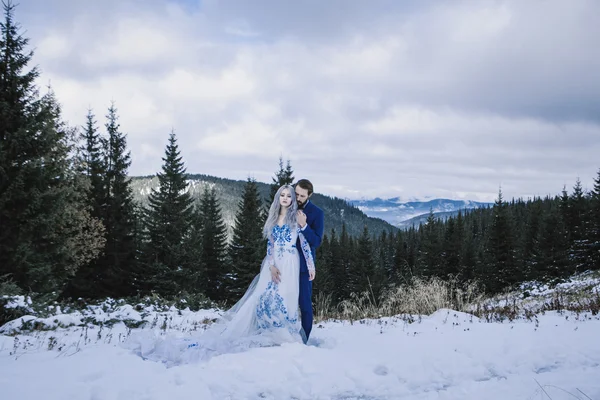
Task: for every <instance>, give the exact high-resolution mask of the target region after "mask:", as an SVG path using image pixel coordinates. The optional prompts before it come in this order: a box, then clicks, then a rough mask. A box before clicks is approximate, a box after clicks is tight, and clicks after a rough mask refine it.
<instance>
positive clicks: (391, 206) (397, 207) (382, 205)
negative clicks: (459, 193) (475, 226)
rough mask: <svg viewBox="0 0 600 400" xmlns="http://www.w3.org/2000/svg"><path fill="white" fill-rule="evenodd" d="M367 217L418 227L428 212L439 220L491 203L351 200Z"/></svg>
mask: <svg viewBox="0 0 600 400" xmlns="http://www.w3.org/2000/svg"><path fill="white" fill-rule="evenodd" d="M350 203H351V204H352V205H354V206H356V207H358V208H359V209H360V210H361V211H362V212H364V213H365V214H367V215H368V216H369V217H374V218H381V219H383V220H384V221H387V222H389V223H390V224H392V225H395V226H397V227H399V228H403V227H408V226H411V225H413V224H414V225H418V224H419V222H420V221H421V219H423V220H424V219H426V218H427V215H428V214H429V212H430V210H433V213H434V214H435V215H436V216H437V217H439V218H443V219H445V218H448V217H449V216H453V215H456V214H458V211H459V210H471V209H475V208H481V207H491V206H492V205H493V203H482V202H478V201H472V200H450V199H432V200H428V201H408V202H402V201H401V199H400V198H399V197H395V198H391V199H381V198H375V199H371V200H351V201H350Z"/></svg>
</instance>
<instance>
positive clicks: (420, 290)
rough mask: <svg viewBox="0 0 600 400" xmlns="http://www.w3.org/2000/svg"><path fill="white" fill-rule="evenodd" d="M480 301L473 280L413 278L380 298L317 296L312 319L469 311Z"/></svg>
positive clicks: (371, 295) (361, 295)
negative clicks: (461, 282) (338, 299)
mask: <svg viewBox="0 0 600 400" xmlns="http://www.w3.org/2000/svg"><path fill="white" fill-rule="evenodd" d="M482 300H483V294H482V291H481V289H480V286H479V285H478V284H477V283H476V282H472V283H469V284H467V285H463V286H459V285H458V284H457V282H456V281H443V280H441V279H438V278H432V279H429V280H422V279H415V280H414V281H413V282H412V283H411V284H410V285H401V286H398V287H395V288H392V289H390V290H388V291H386V292H385V293H384V294H383V295H382V296H381V299H376V298H375V297H374V296H373V294H372V292H364V293H362V294H359V295H357V294H352V296H351V298H350V299H349V300H344V301H342V302H341V303H339V304H338V305H334V304H333V302H332V300H331V296H328V295H326V296H323V295H320V296H317V298H316V315H315V317H316V320H317V321H323V320H327V319H344V320H350V321H356V320H361V319H365V318H381V317H391V316H397V315H429V314H432V313H434V312H435V311H437V310H439V309H442V308H450V309H453V310H457V311H464V312H469V311H470V310H471V304H473V303H475V302H480V301H482Z"/></svg>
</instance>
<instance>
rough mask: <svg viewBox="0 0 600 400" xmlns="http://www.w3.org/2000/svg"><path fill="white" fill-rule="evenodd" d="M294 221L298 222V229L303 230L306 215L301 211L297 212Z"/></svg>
mask: <svg viewBox="0 0 600 400" xmlns="http://www.w3.org/2000/svg"><path fill="white" fill-rule="evenodd" d="M296 220H297V221H298V225H300V228H304V227H305V226H306V214H304V213H303V212H302V211H301V210H298V215H297V216H296Z"/></svg>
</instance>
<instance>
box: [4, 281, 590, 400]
mask: <svg viewBox="0 0 600 400" xmlns="http://www.w3.org/2000/svg"><path fill="white" fill-rule="evenodd" d="M542 289H543V288H542ZM548 290H550V289H543V290H536V291H535V293H536V294H540V295H541V294H548V293H547V291H548ZM18 302H20V305H21V306H27V299H25V298H21V299H19V300H18ZM55 311H57V312H56V314H57V315H55V316H51V317H48V318H45V319H43V318H37V319H36V318H34V317H23V318H20V319H18V320H15V321H11V322H9V323H7V324H5V325H4V326H3V327H1V328H0V333H2V334H3V335H0V398H1V399H11V400H12V399H23V400H28V399H32V400H33V399H35V400H38V399H42V398H43V399H48V400H53V399H56V400H67V399H77V400H80V399H90V400H92V399H93V400H121V399H123V400H136V399H140V400H141V399H144V400H152V399H169V400H171V399H336V400H341V399H344V400H349V399H361V400H368V399H378V400H379V399H490V400H493V399H502V400H506V399H524V400H526V399H549V398H551V399H554V400H558V399H600V340H599V338H600V316H598V315H592V314H591V313H579V314H575V313H571V312H556V311H553V312H546V313H543V314H538V315H536V316H535V317H533V318H532V319H531V320H529V319H527V318H520V319H517V320H514V321H512V322H509V321H506V320H505V321H504V322H491V323H489V322H484V321H482V320H479V319H478V318H476V317H474V316H472V315H470V314H465V313H461V312H457V311H453V310H447V309H443V310H439V311H437V312H436V313H434V314H432V315H430V316H421V317H420V318H416V321H417V322H413V323H407V322H405V320H403V319H400V318H382V319H378V320H363V321H358V322H356V321H355V322H354V323H350V322H347V321H330V322H326V323H319V324H316V326H315V329H314V330H313V335H312V338H311V341H310V342H309V345H308V346H306V345H302V344H297V343H294V344H285V345H282V346H277V347H266V348H255V349H251V350H248V351H246V352H243V353H237V354H226V355H221V356H217V357H214V358H212V359H210V360H209V361H204V362H199V363H194V364H187V365H181V366H175V367H170V368H169V367H167V366H166V365H165V364H163V363H160V362H155V361H147V360H143V359H142V358H140V357H139V356H137V355H136V354H135V353H134V352H132V351H130V350H129V349H128V348H127V345H128V340H129V338H131V337H132V333H140V332H141V333H143V332H145V331H152V332H155V333H156V334H170V335H173V334H177V335H179V336H183V337H185V336H187V335H190V334H194V335H198V334H199V333H201V332H202V330H203V327H204V326H205V323H206V322H207V321H209V320H210V319H211V318H214V317H215V316H217V315H218V312H217V311H216V310H202V311H199V312H192V311H189V310H176V309H171V310H158V311H157V310H155V309H154V308H152V307H146V308H143V307H132V306H130V305H126V304H119V303H118V302H113V304H109V305H107V304H104V305H103V306H97V307H92V308H90V309H89V310H88V311H87V312H85V313H81V312H75V313H69V314H60V313H59V312H60V311H64V310H55ZM92 320H95V323H94V324H92V323H89V322H91V321H92ZM123 320H124V321H126V323H123V322H120V321H123ZM27 321H29V322H27ZM100 321H103V322H104V326H102V327H99V326H98V325H96V324H98V323H99V322H100ZM142 321H148V323H147V324H145V325H144V327H143V328H136V326H139V324H140V322H142ZM34 325H35V326H37V327H38V328H41V329H42V330H39V331H32V330H31V327H32V326H34ZM79 325H84V326H79ZM49 327H51V328H52V329H50V330H48V328H49ZM25 328H27V329H25ZM133 336H135V335H133Z"/></svg>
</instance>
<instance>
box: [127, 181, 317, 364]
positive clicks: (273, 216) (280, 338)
mask: <svg viewBox="0 0 600 400" xmlns="http://www.w3.org/2000/svg"><path fill="white" fill-rule="evenodd" d="M297 211H298V204H297V202H296V194H295V191H294V189H293V188H292V186H290V185H284V186H282V187H280V188H279V190H278V191H277V194H276V195H275V198H274V199H273V203H272V204H271V207H270V209H269V215H268V217H267V220H266V223H265V226H264V228H263V235H264V237H265V238H266V239H267V251H266V255H265V257H264V259H263V262H262V265H261V268H260V272H259V274H258V275H257V276H256V277H255V278H254V280H253V281H252V283H251V284H250V286H249V287H248V290H247V291H246V293H245V294H244V296H243V297H242V298H241V299H240V300H239V301H238V302H237V303H236V304H235V305H234V306H233V307H232V308H231V309H229V310H228V311H227V312H225V314H223V315H222V316H221V318H220V319H219V320H218V321H217V322H215V323H214V324H213V325H212V326H210V327H209V328H208V329H207V330H206V331H205V332H204V333H203V334H201V335H199V336H198V337H197V338H186V339H177V338H150V339H149V340H143V339H142V338H137V340H136V339H134V340H132V342H135V343H131V344H130V346H129V347H130V348H132V349H134V350H135V351H136V352H138V354H139V355H140V356H142V357H144V358H146V359H153V360H156V361H163V362H165V363H167V364H169V365H176V364H181V363H186V362H192V361H195V360H206V359H208V358H210V357H212V356H215V355H218V354H224V353H235V352H240V351H244V350H246V349H248V348H251V347H264V346H273V345H279V344H282V343H285V342H298V343H302V339H301V336H300V329H301V325H300V319H299V318H298V291H299V274H300V271H299V269H300V258H299V257H300V256H301V255H300V254H299V252H298V250H297V248H296V242H297V240H298V239H300V244H301V246H300V248H301V249H302V253H303V256H304V257H305V259H306V264H307V266H308V268H309V270H312V271H314V268H315V263H314V260H313V258H312V253H311V251H310V247H309V245H308V242H307V241H306V239H305V238H304V236H303V235H302V233H301V231H300V228H299V227H298V224H297V222H296V215H297ZM132 344H133V346H132Z"/></svg>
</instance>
